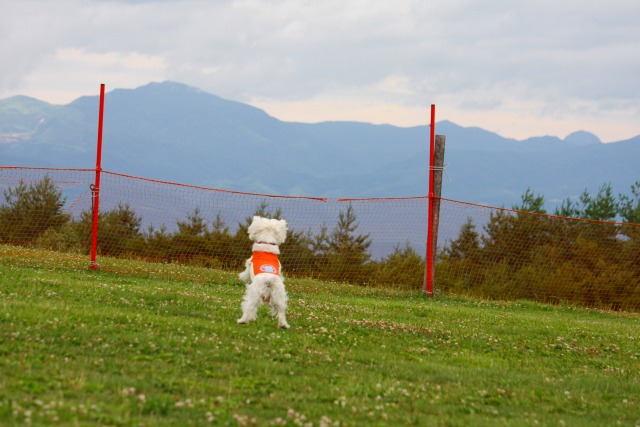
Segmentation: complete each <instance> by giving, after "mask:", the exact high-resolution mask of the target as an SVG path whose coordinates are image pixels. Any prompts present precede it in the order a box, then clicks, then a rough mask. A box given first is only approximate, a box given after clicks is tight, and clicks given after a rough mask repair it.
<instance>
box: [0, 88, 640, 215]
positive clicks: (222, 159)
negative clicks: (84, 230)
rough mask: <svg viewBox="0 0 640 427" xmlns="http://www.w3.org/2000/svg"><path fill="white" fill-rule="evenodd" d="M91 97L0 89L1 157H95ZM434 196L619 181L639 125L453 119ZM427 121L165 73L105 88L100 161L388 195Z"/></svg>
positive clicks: (232, 181) (513, 193)
mask: <svg viewBox="0 0 640 427" xmlns="http://www.w3.org/2000/svg"><path fill="white" fill-rule="evenodd" d="M97 112H98V97H97V96H86V97H81V98H79V99H77V100H75V101H74V102H72V103H70V104H68V105H62V106H56V105H51V104H47V103H44V102H41V101H38V100H35V99H32V98H27V97H22V96H20V97H13V98H8V99H4V100H0V158H1V159H2V160H1V161H0V163H2V164H3V165H28V166H50V167H94V165H95V145H96V133H97V131H96V128H97V125H96V123H97ZM436 132H437V133H438V134H443V135H446V137H447V150H446V158H445V163H446V165H447V166H446V172H447V176H446V177H445V182H444V189H443V196H444V197H448V198H454V199H460V200H465V201H470V202H476V203H483V204H490V205H498V206H501V205H505V206H511V205H512V204H514V203H516V202H518V201H519V199H520V195H521V194H522V193H524V191H525V190H526V189H527V188H532V189H533V190H534V191H535V192H536V193H539V194H543V195H544V196H545V197H546V199H547V202H548V203H550V204H554V203H557V202H559V201H560V200H562V199H564V198H566V197H570V196H574V197H575V196H577V195H579V194H580V193H582V192H583V191H584V190H585V189H588V191H589V192H590V193H592V194H594V193H596V192H597V190H598V188H599V187H600V186H601V185H602V184H604V183H611V185H612V187H613V188H614V191H616V192H620V193H626V192H628V190H629V188H630V186H631V184H632V183H633V182H635V181H637V180H638V179H640V175H639V174H638V171H637V164H636V163H637V161H636V160H637V159H638V158H640V136H638V137H635V138H633V139H630V140H628V141H620V142H615V143H609V144H603V143H601V142H600V140H599V139H598V137H597V136H596V135H593V134H590V133H588V132H584V131H577V132H575V133H573V134H571V135H569V136H567V137H566V138H565V139H564V140H561V139H559V138H557V137H552V136H544V137H535V138H530V139H527V140H524V141H516V140H513V139H508V138H503V137H501V136H499V135H497V134H495V133H492V132H489V131H487V130H483V129H480V128H467V127H462V126H459V125H456V124H454V123H452V122H448V121H441V122H438V123H437V125H436ZM428 135H429V128H428V126H417V127H410V128H401V127H395V126H390V125H373V124H368V123H353V122H325V123H318V124H308V123H289V122H283V121H280V120H278V119H275V118H273V117H271V116H269V115H268V114H267V113H266V112H264V111H262V110H260V109H257V108H255V107H251V106H249V105H246V104H242V103H238V102H234V101H229V100H225V99H222V98H220V97H217V96H215V95H212V94H209V93H206V92H203V91H201V90H199V89H197V88H193V87H190V86H186V85H183V84H180V83H175V82H164V83H151V84H148V85H146V86H142V87H139V88H137V89H133V90H129V89H127V90H124V89H116V90H113V91H110V92H108V93H107V95H106V103H105V128H104V149H103V157H102V159H103V163H102V164H103V167H104V168H105V169H107V170H112V171H117V172H123V173H128V174H133V175H138V176H145V177H150V178H157V179H162V180H168V181H175V182H181V183H187V184H195V185H202V186H211V187H218V188H224V189H231V190H241V191H251V192H262V193H270V194H282V195H310V196H324V197H388V196H408V195H424V194H426V193H427V169H428V166H427V165H428Z"/></svg>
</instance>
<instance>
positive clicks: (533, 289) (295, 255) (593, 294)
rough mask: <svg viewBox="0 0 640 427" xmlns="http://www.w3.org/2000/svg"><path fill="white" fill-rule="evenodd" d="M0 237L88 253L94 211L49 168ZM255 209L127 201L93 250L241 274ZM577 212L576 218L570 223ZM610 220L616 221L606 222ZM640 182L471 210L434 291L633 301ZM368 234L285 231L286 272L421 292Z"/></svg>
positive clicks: (341, 224)
mask: <svg viewBox="0 0 640 427" xmlns="http://www.w3.org/2000/svg"><path fill="white" fill-rule="evenodd" d="M4 197H5V203H4V204H3V205H2V206H0V244H9V245H18V246H26V247H35V248H41V249H50V250H56V251H67V252H75V253H84V254H88V253H89V251H90V242H91V230H92V217H93V215H92V212H91V210H89V211H83V212H81V213H80V215H79V217H78V218H72V217H71V215H69V214H68V213H66V212H65V210H64V204H65V202H66V201H65V199H64V198H63V196H62V193H61V191H60V190H58V189H57V188H56V186H55V183H54V182H53V181H52V180H51V179H50V178H49V177H47V176H45V177H44V178H43V179H42V180H41V181H39V182H37V183H34V184H30V185H26V184H25V183H24V182H22V181H20V183H19V184H18V185H17V186H16V187H13V188H9V189H7V190H5V192H4ZM253 215H261V216H265V217H271V218H278V219H280V218H281V216H282V212H281V210H280V209H276V210H275V211H270V210H269V206H268V205H267V204H266V203H264V202H263V203H262V204H260V205H259V206H257V208H256V210H255V212H254V213H253V214H252V215H250V216H248V217H247V218H245V219H244V220H243V221H241V222H239V223H238V224H237V225H236V227H235V231H232V230H231V228H230V226H229V225H228V224H226V223H225V221H224V220H223V218H222V217H221V215H220V214H218V215H217V216H216V218H215V219H214V220H213V221H211V222H210V223H207V221H205V219H204V218H203V216H202V214H201V212H200V210H199V209H195V210H194V211H193V212H191V213H189V214H187V215H186V218H184V219H182V220H178V221H177V222H176V224H175V225H176V227H174V230H173V231H168V229H167V228H166V227H164V226H163V227H161V228H155V227H153V226H149V227H148V228H147V229H145V230H143V229H142V218H141V217H140V216H139V215H137V214H136V212H135V210H134V209H133V208H132V207H131V206H130V205H128V204H120V205H119V206H118V207H117V208H116V209H113V210H108V211H105V212H101V213H100V214H99V226H98V227H99V239H98V254H99V255H101V256H111V257H123V258H137V259H144V260H151V261H156V262H168V263H180V264H186V265H196V266H203V267H209V268H216V269H224V270H231V271H240V270H241V269H242V268H243V267H244V261H245V260H246V259H247V258H248V257H249V256H250V254H251V246H252V244H251V242H250V241H249V238H248V236H247V228H248V226H249V224H250V222H251V218H252V217H253ZM573 219H575V220H573ZM613 220H618V221H619V222H618V223H613V222H612V221H613ZM638 224H640V181H638V182H636V183H635V184H634V185H632V187H631V195H618V197H615V196H614V194H613V190H612V188H611V186H610V185H607V184H605V185H603V186H602V187H601V188H600V190H599V192H598V193H597V194H596V195H595V196H592V195H590V194H589V193H588V192H587V191H586V190H585V192H584V193H583V194H582V195H581V196H580V197H579V198H578V200H577V201H574V200H572V199H566V200H564V201H563V202H562V204H561V205H560V206H559V207H558V208H556V209H555V211H554V212H553V215H547V211H546V210H545V209H544V197H543V196H541V195H536V194H535V193H534V192H533V191H532V190H531V189H527V191H526V192H525V193H524V194H523V195H522V198H521V203H520V204H518V205H514V206H512V209H511V210H506V209H496V210H493V211H492V212H491V214H490V217H489V220H488V221H487V222H486V223H484V224H482V225H481V226H477V225H476V224H475V223H474V220H473V219H472V218H468V220H467V221H466V223H465V224H463V225H462V227H461V228H460V232H459V234H458V236H457V238H455V239H452V240H450V241H447V242H445V244H444V245H443V246H442V247H441V248H439V250H438V254H437V264H436V268H435V279H436V282H435V290H436V292H444V293H459V294H471V295H477V296H480V297H485V298H499V299H505V298H512V299H528V300H537V301H543V302H552V303H559V302H565V303H574V304H579V305H584V306H589V307H600V308H611V309H632V310H637V309H640V226H638ZM371 244H372V240H371V237H370V235H369V234H362V233H359V232H358V222H357V218H356V215H355V212H354V210H353V209H352V207H351V206H348V207H347V208H346V210H344V211H341V212H339V214H338V218H337V222H336V224H335V225H334V226H333V227H332V228H330V227H328V226H326V225H323V226H322V227H321V229H320V231H319V232H318V233H316V234H313V233H311V231H309V230H307V231H303V230H289V233H288V235H287V241H286V242H285V243H284V244H283V245H282V247H281V252H282V255H281V261H282V264H283V266H284V271H285V274H286V275H288V276H298V277H309V278H316V279H320V280H328V281H340V282H349V283H354V284H361V285H368V286H386V287H395V288H401V289H415V290H419V289H421V288H422V286H423V277H424V270H425V262H424V257H423V256H422V255H421V254H418V253H417V252H416V251H415V250H414V249H413V248H412V247H411V246H410V245H409V244H405V245H401V244H398V245H397V246H396V247H395V250H394V251H393V252H392V253H391V254H389V255H388V256H386V257H384V258H383V259H381V260H373V259H372V257H371V254H370V252H369V248H370V246H371Z"/></svg>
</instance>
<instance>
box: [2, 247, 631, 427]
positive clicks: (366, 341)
mask: <svg viewBox="0 0 640 427" xmlns="http://www.w3.org/2000/svg"><path fill="white" fill-rule="evenodd" d="M100 262H101V267H102V268H101V270H99V271H89V270H87V264H88V263H87V259H86V257H76V256H70V255H62V254H56V253H48V252H38V251H31V250H25V249H16V248H10V247H3V246H0V425H3V426H12V425H70V426H75V425H79V426H88V425H116V426H120V425H122V426H141V425H144V426H168V425H172V426H186V425H231V426H236V425H238V426H250V425H258V426H262V425H265V426H270V425H273V426H284V425H287V426H302V425H313V426H347V425H348V426H367V425H372V426H377V425H380V426H386V425H421V426H423V425H424V426H483V425H488V426H534V425H540V426H545V425H548V426H561V425H564V426H598V427H600V426H615V425H623V426H637V425H640V380H639V378H640V372H639V371H640V360H639V359H640V316H638V315H637V314H629V313H626V314H625V313H609V312H598V311H593V310H584V309H578V308H573V307H553V306H546V305H541V304H534V303H528V302H509V303H501V302H488V301H481V300H471V299H464V298H453V297H436V298H433V299H426V298H424V297H422V296H419V295H411V294H403V293H395V292H390V291H389V292H380V291H373V290H370V289H366V288H360V287H354V286H346V285H338V284H325V283H318V282H309V281H304V280H288V281H287V282H286V283H287V285H288V287H289V294H290V309H289V316H288V317H289V322H290V323H291V325H292V327H291V329H289V330H286V331H285V330H279V329H277V328H276V322H275V320H274V319H272V318H270V317H269V316H268V311H267V310H266V308H265V309H263V311H261V312H260V317H259V319H258V321H257V322H255V323H253V324H251V325H248V326H241V325H237V324H236V319H237V318H238V317H239V316H240V309H239V305H240V301H241V298H242V294H243V290H244V287H243V286H242V285H240V283H238V281H237V280H236V279H235V275H233V274H230V273H222V272H217V271H212V270H207V269H198V268H186V267H180V266H171V265H158V264H148V263H142V262H134V261H118V260H108V259H102V260H100Z"/></svg>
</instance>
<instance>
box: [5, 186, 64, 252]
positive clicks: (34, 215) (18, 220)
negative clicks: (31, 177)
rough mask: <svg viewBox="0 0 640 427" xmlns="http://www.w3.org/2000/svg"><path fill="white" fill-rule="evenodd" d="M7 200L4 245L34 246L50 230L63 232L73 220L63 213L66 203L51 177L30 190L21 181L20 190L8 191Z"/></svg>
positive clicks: (6, 193) (18, 188)
mask: <svg viewBox="0 0 640 427" xmlns="http://www.w3.org/2000/svg"><path fill="white" fill-rule="evenodd" d="M4 198H5V200H6V205H4V206H1V207H0V242H3V243H9V244H13V245H31V244H32V243H33V242H34V241H35V240H36V239H37V238H38V237H39V236H40V235H42V234H43V233H44V232H45V231H46V230H47V229H48V228H52V227H53V228H59V227H61V226H63V225H64V224H66V223H67V222H69V220H70V216H69V215H68V214H67V213H65V212H64V211H63V210H62V208H63V206H64V204H65V202H66V199H64V198H63V197H62V192H61V191H60V190H58V189H57V188H56V186H55V183H54V182H53V180H51V178H49V176H45V177H44V178H43V179H42V180H40V181H38V182H36V183H35V184H30V185H29V186H27V185H26V184H25V182H24V181H23V180H20V182H19V183H18V186H17V187H14V188H9V189H7V190H5V192H4Z"/></svg>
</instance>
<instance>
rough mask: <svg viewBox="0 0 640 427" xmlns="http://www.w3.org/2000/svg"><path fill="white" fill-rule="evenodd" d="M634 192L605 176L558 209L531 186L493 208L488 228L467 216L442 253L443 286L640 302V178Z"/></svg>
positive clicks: (496, 294) (590, 302) (597, 302)
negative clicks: (517, 200) (513, 201)
mask: <svg viewBox="0 0 640 427" xmlns="http://www.w3.org/2000/svg"><path fill="white" fill-rule="evenodd" d="M631 193H632V195H631V196H629V195H619V196H618V197H617V198H616V197H615V196H614V194H613V190H612V188H611V185H609V184H605V185H603V186H602V187H601V188H600V190H599V191H598V193H597V194H596V195H595V196H592V195H590V194H589V193H588V192H587V191H586V190H585V192H584V193H583V194H582V195H580V196H579V198H578V200H577V201H575V200H572V199H570V198H569V199H565V200H564V201H563V202H562V204H561V205H560V206H559V207H558V208H556V210H555V211H554V213H553V216H551V215H546V214H547V212H546V210H545V209H544V197H543V196H541V195H536V194H535V193H534V192H533V191H532V190H531V189H527V191H526V192H525V193H524V194H523V195H522V198H521V204H519V205H515V206H513V207H512V211H506V210H495V211H493V212H492V213H491V214H490V217H489V220H488V222H487V223H486V224H485V225H483V226H482V229H481V230H478V229H477V227H476V225H475V224H474V221H473V219H472V218H468V220H467V222H466V223H465V224H464V225H463V226H462V227H461V229H460V233H459V235H458V237H457V238H456V239H454V240H452V241H450V242H448V244H447V245H446V247H445V248H444V249H443V250H442V251H440V253H439V255H438V264H437V267H436V283H437V285H438V288H439V289H442V290H445V291H448V292H453V293H465V294H472V295H478V296H482V297H489V298H500V299H505V298H512V299H527V300H538V301H544V302H554V303H557V302H568V303H574V304H579V305H583V306H588V307H597V308H608V309H614V310H619V309H629V310H638V309H640V226H639V225H638V224H640V181H638V182H636V183H635V184H633V185H632V187H631ZM560 217H563V218H560ZM568 218H575V219H577V218H580V219H584V220H571V219H568ZM616 220H618V223H614V222H613V221H616Z"/></svg>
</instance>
